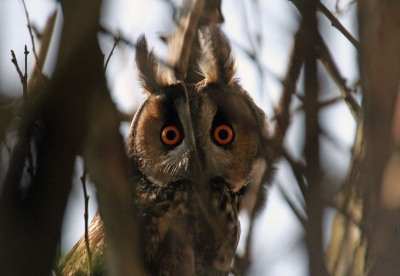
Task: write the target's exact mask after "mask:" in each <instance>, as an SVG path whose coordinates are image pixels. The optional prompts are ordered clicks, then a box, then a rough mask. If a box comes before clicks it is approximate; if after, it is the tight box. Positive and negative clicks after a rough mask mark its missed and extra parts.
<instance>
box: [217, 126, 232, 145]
mask: <svg viewBox="0 0 400 276" xmlns="http://www.w3.org/2000/svg"><path fill="white" fill-rule="evenodd" d="M214 139H215V141H216V142H217V143H218V144H220V145H223V146H224V145H227V144H229V143H230V142H232V141H233V129H232V127H231V126H230V125H227V124H221V125H219V126H217V127H216V128H215V130H214Z"/></svg>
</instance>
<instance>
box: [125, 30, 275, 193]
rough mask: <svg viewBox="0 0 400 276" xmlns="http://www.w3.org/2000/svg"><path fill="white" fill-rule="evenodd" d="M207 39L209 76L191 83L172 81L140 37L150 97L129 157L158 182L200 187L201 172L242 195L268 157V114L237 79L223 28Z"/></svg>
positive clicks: (203, 63) (203, 64)
mask: <svg viewBox="0 0 400 276" xmlns="http://www.w3.org/2000/svg"><path fill="white" fill-rule="evenodd" d="M199 36H200V41H201V44H202V56H201V57H199V58H198V60H199V62H198V68H199V70H201V73H202V74H203V75H204V79H203V81H201V82H199V83H197V84H186V85H185V84H183V83H180V82H178V81H176V80H174V79H173V78H171V77H165V76H172V74H169V73H168V72H165V70H162V69H160V68H161V66H160V65H159V64H158V62H157V59H156V57H155V55H154V53H153V52H150V53H149V52H148V49H147V43H146V40H145V38H144V37H142V38H140V39H139V40H138V44H137V53H136V62H137V66H138V69H139V77H140V80H141V83H142V86H143V87H144V89H145V91H146V92H147V93H148V96H147V98H146V99H145V101H144V102H143V104H142V105H141V107H140V108H139V110H138V111H137V113H136V115H135V118H134V120H133V122H132V125H131V130H130V134H129V137H128V141H127V148H128V154H129V157H130V159H131V161H132V162H134V163H135V164H137V165H138V167H139V169H140V171H141V173H142V174H143V176H145V177H147V178H148V179H149V180H150V181H151V182H152V183H154V184H155V185H168V184H170V183H173V182H175V181H178V180H189V181H191V182H194V183H195V182H196V179H194V178H195V177H197V176H199V175H200V174H201V175H202V176H203V178H206V179H207V180H209V181H213V180H214V179H220V180H223V183H225V184H226V186H227V187H228V189H229V190H231V191H234V192H236V191H239V190H240V189H241V188H242V187H244V186H245V185H247V183H248V182H249V180H250V178H251V176H252V172H253V168H254V165H255V163H256V161H257V159H259V158H262V157H263V156H264V155H265V154H264V150H265V149H264V147H263V144H264V140H265V139H267V126H266V121H265V114H264V112H263V111H262V110H261V109H259V108H258V107H257V106H256V105H255V104H254V102H253V100H252V99H251V97H250V96H249V95H248V93H247V92H246V91H245V90H244V89H243V88H242V87H241V86H240V84H239V83H238V81H237V80H236V79H234V78H233V76H234V73H235V62H234V57H233V56H232V53H231V47H230V45H229V43H228V41H227V39H226V37H225V36H224V35H223V34H222V33H221V31H220V30H219V28H218V27H216V26H209V27H207V28H203V29H202V30H200V32H199ZM186 93H187V97H188V103H187V100H186ZM188 106H189V108H188ZM188 112H190V116H188V114H189V113H188ZM191 129H192V131H191ZM190 133H193V134H194V135H193V136H194V139H191V137H190ZM196 163H197V164H200V166H198V165H196ZM199 167H200V168H199ZM199 169H200V170H201V172H198V171H194V170H199ZM199 173H200V174H199Z"/></svg>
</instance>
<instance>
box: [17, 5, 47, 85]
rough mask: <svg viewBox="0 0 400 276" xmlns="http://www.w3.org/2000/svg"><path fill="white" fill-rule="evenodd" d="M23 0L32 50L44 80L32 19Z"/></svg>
mask: <svg viewBox="0 0 400 276" xmlns="http://www.w3.org/2000/svg"><path fill="white" fill-rule="evenodd" d="M21 1H22V4H23V5H24V11H25V16H26V21H27V22H28V24H27V26H28V30H29V35H30V37H31V42H32V50H33V54H34V56H35V60H36V66H37V69H38V71H39V73H40V74H39V75H40V78H41V81H42V82H44V78H43V75H42V67H41V66H40V64H39V61H38V60H39V58H38V55H37V53H36V47H35V39H34V37H33V32H32V26H31V21H30V20H29V14H28V9H27V8H26V4H25V0H21Z"/></svg>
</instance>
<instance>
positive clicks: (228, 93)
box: [62, 26, 270, 276]
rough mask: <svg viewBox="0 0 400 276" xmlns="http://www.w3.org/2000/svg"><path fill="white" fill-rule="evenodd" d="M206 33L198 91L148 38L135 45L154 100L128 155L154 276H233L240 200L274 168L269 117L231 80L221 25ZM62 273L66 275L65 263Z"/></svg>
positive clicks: (137, 125) (137, 123) (136, 126)
mask: <svg viewBox="0 0 400 276" xmlns="http://www.w3.org/2000/svg"><path fill="white" fill-rule="evenodd" d="M199 35H200V41H201V45H202V48H201V49H202V57H201V58H199V68H200V70H201V71H202V72H201V73H202V75H204V79H203V80H202V81H200V82H198V83H196V84H186V85H184V84H182V83H179V82H177V81H174V80H173V79H172V78H171V79H168V80H165V79H163V78H164V76H165V75H164V74H165V73H166V72H161V71H160V70H159V65H158V63H157V62H156V58H155V56H154V54H153V53H148V49H147V43H146V41H145V39H144V38H140V39H139V41H138V44H137V55H136V62H137V66H138V69H139V77H140V79H141V82H142V86H143V87H144V89H145V90H146V91H147V92H148V97H147V98H146V99H145V101H144V102H143V104H142V105H141V107H140V108H139V110H138V111H137V113H136V115H135V118H134V120H133V122H132V125H131V130H130V133H129V136H128V139H127V142H126V148H127V153H128V157H129V159H130V161H131V164H132V166H134V167H137V168H138V170H137V171H136V173H135V175H134V176H133V177H134V178H135V179H136V183H139V184H138V186H137V187H136V189H135V198H136V202H135V203H136V207H137V209H138V211H139V214H140V216H139V219H140V226H141V239H140V240H141V242H142V245H141V248H142V249H143V250H142V251H143V252H142V253H143V260H144V262H145V264H146V268H147V269H148V271H149V272H151V275H208V276H209V275H211V276H212V275H228V274H229V271H230V266H231V263H232V260H233V257H234V253H235V251H236V247H237V244H238V241H239V237H240V223H239V220H238V214H239V211H240V209H241V201H242V198H243V196H244V194H245V192H246V187H247V186H248V185H249V183H250V182H251V181H252V177H253V174H254V172H255V167H256V166H259V164H260V162H258V161H259V160H264V161H266V162H264V163H263V164H266V163H267V164H268V160H267V159H268V158H266V156H267V154H268V153H267V151H268V149H266V148H265V144H266V140H267V138H268V137H267V126H266V121H265V119H266V118H265V115H264V113H263V111H262V110H261V109H259V108H258V107H257V106H256V105H255V104H254V102H253V100H252V99H251V97H250V96H249V95H248V93H247V92H246V91H245V90H244V89H243V88H242V87H241V86H240V84H239V83H238V82H237V81H236V80H235V79H234V78H233V76H234V72H235V67H234V58H233V56H232V53H231V47H230V45H229V43H228V41H227V39H226V37H225V36H224V35H223V34H222V33H221V31H220V29H219V28H218V27H216V26H210V27H204V28H202V29H201V31H200V33H199ZM167 74H168V72H167ZM169 75H172V74H169ZM186 91H187V93H188V95H187V96H188V99H189V102H188V103H187V102H186V94H185V93H186ZM187 104H188V105H189V107H190V109H189V110H190V116H188V114H187V110H188V109H187V108H186V107H187ZM189 118H191V120H189ZM190 133H193V136H194V137H193V138H194V139H192V138H191V136H190V135H189V134H190ZM267 167H268V168H269V167H270V165H269V164H268V165H267ZM262 169H265V166H264V167H263V168H262ZM256 184H259V183H256ZM93 234H95V232H93V233H91V235H93ZM93 242H94V240H93V241H92V240H91V243H92V246H94V245H96V244H99V242H97V243H96V244H94V243H93ZM80 243H82V241H80ZM75 248H81V249H82V250H84V248H83V246H82V245H77V246H76V247H75ZM75 248H74V249H75ZM97 249H101V250H103V248H102V245H99V246H97ZM75 251H76V250H75ZM74 254H77V253H74ZM93 254H94V256H99V258H104V256H103V254H97V255H96V253H93ZM79 256H81V257H82V255H79ZM70 260H75V259H74V258H71V257H70ZM81 263H82V262H81ZM94 263H96V264H97V263H101V264H104V261H103V259H101V261H95V262H94ZM82 265H83V267H85V265H84V264H82ZM62 267H63V268H64V272H66V271H67V267H68V264H65V263H64V264H63V266H62ZM86 267H87V265H86ZM96 273H99V274H98V275H102V274H101V273H105V270H101V269H100V270H98V272H96ZM64 275H73V274H67V273H65V274H64Z"/></svg>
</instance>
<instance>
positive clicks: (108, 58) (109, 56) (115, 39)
mask: <svg viewBox="0 0 400 276" xmlns="http://www.w3.org/2000/svg"><path fill="white" fill-rule="evenodd" d="M120 40H121V38H119V37H118V38H116V37H115V38H114V45H113V47H112V49H111V51H110V53H109V54H108V57H107V61H106V64H105V65H104V72H105V71H106V70H107V66H108V62H109V61H110V58H111V56H112V54H113V53H114V49H115V47H116V46H117V44H118V42H119V41H120Z"/></svg>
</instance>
